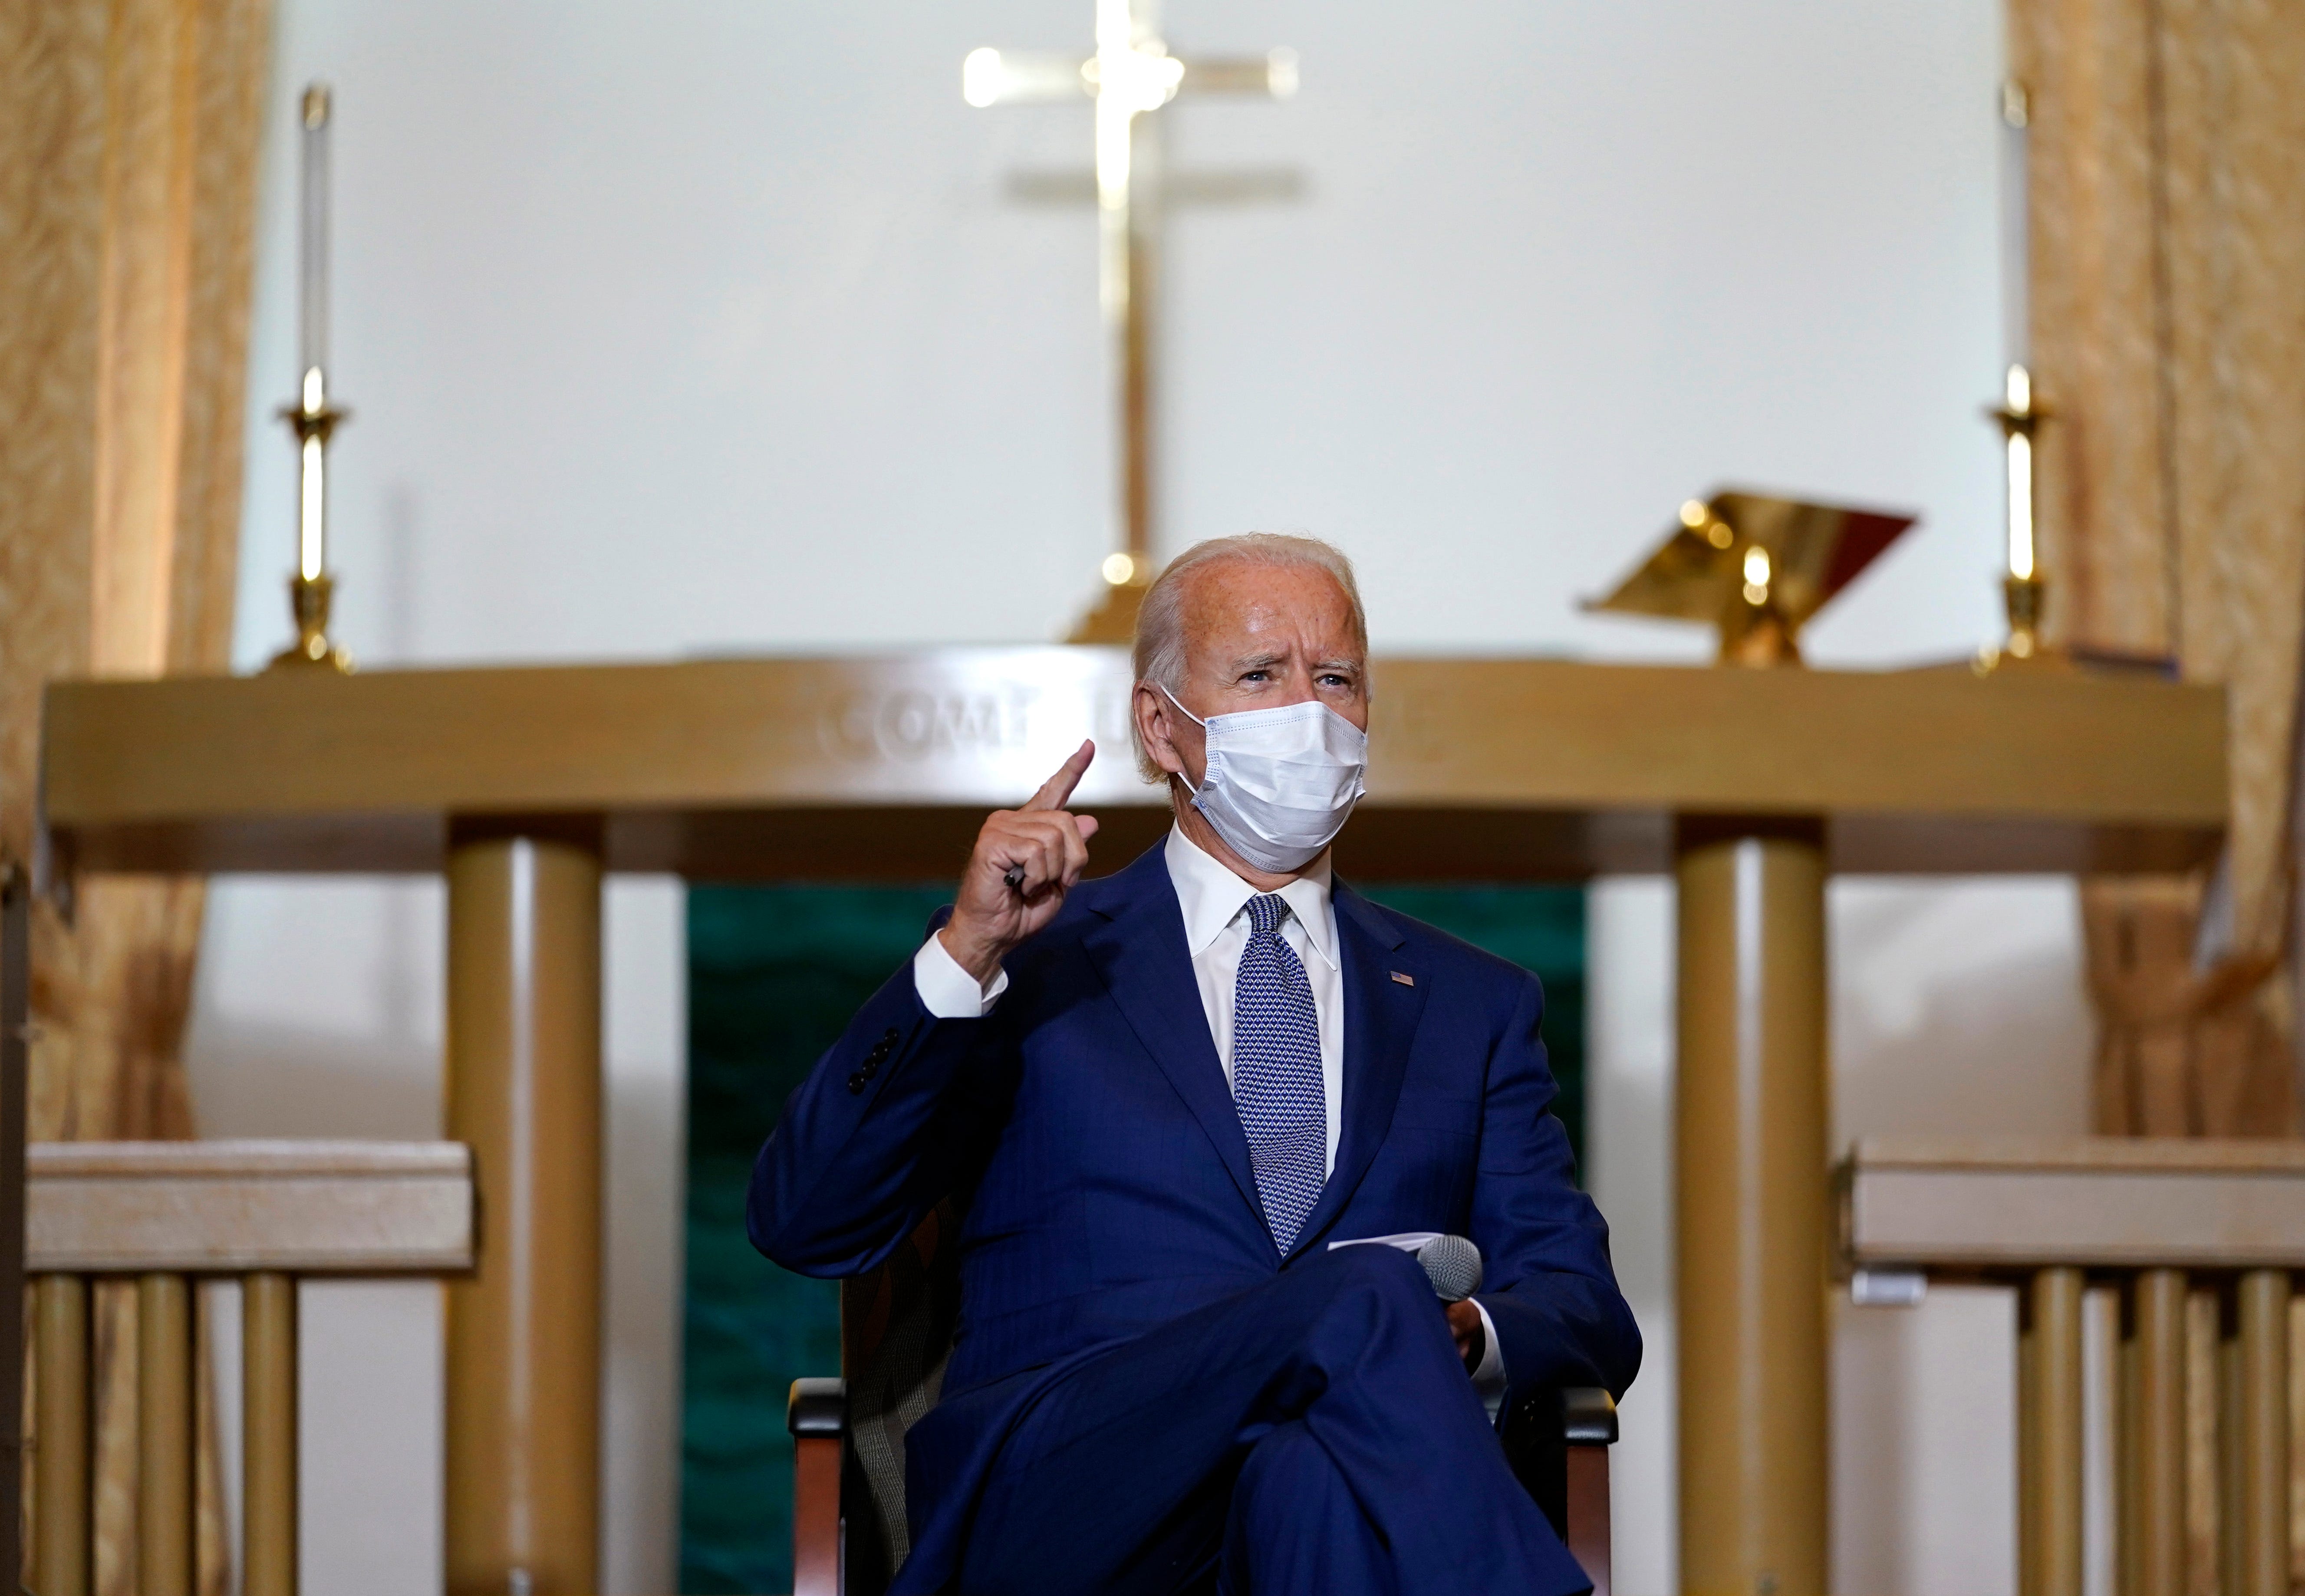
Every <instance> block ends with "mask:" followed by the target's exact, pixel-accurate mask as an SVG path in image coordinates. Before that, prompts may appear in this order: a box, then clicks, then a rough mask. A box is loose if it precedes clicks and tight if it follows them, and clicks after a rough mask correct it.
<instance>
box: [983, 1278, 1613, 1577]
mask: <svg viewBox="0 0 2305 1596" xmlns="http://www.w3.org/2000/svg"><path fill="white" fill-rule="evenodd" d="M1220 1582H1221V1583H1220ZM1586 1583H1587V1582H1586V1580H1585V1578H1584V1575H1582V1574H1581V1573H1580V1572H1579V1571H1578V1567H1577V1565H1576V1563H1575V1562H1574V1561H1573V1560H1572V1559H1571V1558H1569V1555H1568V1553H1567V1552H1566V1551H1565V1550H1564V1549H1562V1548H1561V1542H1560V1541H1558V1540H1557V1539H1556V1538H1555V1537H1554V1535H1553V1533H1552V1528H1551V1526H1549V1525H1548V1524H1546V1523H1545V1522H1544V1515H1542V1514H1541V1513H1539V1512H1538V1511H1537V1508H1536V1507H1535V1504H1534V1503H1533V1502H1531V1501H1530V1500H1529V1498H1528V1497H1527V1494H1526V1493H1525V1492H1524V1491H1522V1490H1521V1489H1520V1486H1519V1484H1518V1482H1517V1481H1515V1480H1514V1479H1513V1477H1512V1473H1511V1471H1510V1469H1509V1468H1508V1467H1507V1466H1506V1464H1505V1460H1504V1455H1503V1453H1502V1451H1501V1449H1500V1447H1498V1445H1497V1440H1496V1436H1495V1433H1494V1431H1493V1430H1491V1428H1490V1426H1489V1422H1488V1418H1487V1415H1486V1414H1485V1413H1484V1412H1483V1411H1482V1407H1481V1404H1480V1401H1479V1399H1478V1398H1477V1397H1476V1396H1475V1395H1474V1394H1473V1388H1472V1384H1471V1382H1470V1381H1469V1380H1467V1379H1466V1378H1465V1370H1464V1365H1463V1363H1461V1362H1459V1359H1458V1356H1457V1350H1456V1346H1455V1343H1454V1342H1453V1341H1452V1340H1451V1339H1450V1335H1449V1330H1448V1326H1447V1322H1446V1320H1444V1319H1443V1317H1442V1313H1441V1311H1440V1306H1439V1304H1438V1303H1437V1302H1436V1301H1435V1299H1434V1297H1433V1289H1432V1286H1430V1284H1429V1283H1428V1282H1427V1281H1426V1280H1425V1275H1424V1272H1423V1270H1421V1269H1418V1267H1417V1266H1416V1261H1414V1260H1413V1259H1410V1258H1409V1257H1408V1256H1407V1255H1405V1254H1403V1253H1400V1252H1395V1251H1394V1250H1393V1249H1391V1248H1389V1247H1348V1248H1345V1249H1343V1250H1341V1251H1340V1252H1333V1253H1329V1254H1326V1255H1324V1256H1322V1257H1319V1258H1316V1259H1314V1260H1312V1261H1308V1262H1306V1263H1305V1264H1304V1265H1301V1266H1300V1267H1298V1268H1297V1269H1291V1270H1289V1271H1288V1272H1287V1273H1285V1274H1282V1275H1279V1276H1276V1277H1275V1278H1273V1279H1272V1280H1270V1281H1268V1282H1265V1283H1264V1284H1263V1285H1260V1286H1255V1287H1252V1288H1250V1289H1249V1290H1246V1291H1244V1292H1241V1293H1239V1294H1238V1295H1235V1296H1233V1297H1230V1298H1228V1299H1227V1300H1225V1301H1224V1302H1221V1303H1214V1304H1212V1305H1211V1306H1210V1307H1207V1308H1204V1309H1201V1310H1199V1311H1197V1312H1193V1313H1188V1314H1186V1315H1184V1316H1182V1317H1181V1318H1178V1319H1177V1320H1172V1321H1171V1322H1170V1323H1168V1324H1165V1325H1161V1326H1160V1327H1159V1328H1157V1329H1152V1330H1151V1331H1148V1332H1147V1333H1145V1334H1144V1335H1143V1336H1141V1337H1137V1338H1136V1339H1135V1340H1134V1341H1130V1342H1127V1343H1124V1344H1122V1345H1121V1346H1116V1347H1114V1348H1112V1349H1111V1350H1110V1352H1107V1353H1105V1354H1102V1355H1101V1356H1098V1357H1095V1358H1093V1359H1090V1360H1088V1361H1087V1362H1085V1363H1082V1364H1081V1365H1080V1366H1078V1367H1077V1368H1076V1369H1073V1370H1072V1371H1068V1372H1067V1374H1066V1375H1064V1376H1063V1377H1062V1378H1060V1379H1059V1380H1057V1381H1056V1382H1055V1383H1054V1384H1053V1385H1051V1386H1050V1388H1049V1389H1048V1390H1047V1391H1046V1392H1045V1393H1043V1394H1042V1397H1041V1399H1040V1400H1039V1401H1038V1402H1037V1403H1035V1404H1034V1405H1033V1408H1032V1410H1031V1411H1030V1412H1029V1413H1026V1414H1025V1416H1024V1417H1023V1418H1021V1419H1020V1420H1019V1421H1018V1422H1017V1423H1016V1428H1015V1429H1014V1430H1012V1431H1011V1432H1010V1434H1009V1435H1008V1438H1007V1439H1005V1440H1004V1441H1003V1442H1002V1443H1001V1448H1000V1454H999V1461H998V1462H997V1463H996V1464H994V1466H993V1468H992V1470H991V1476H990V1480H989V1482H988V1484H987V1486H986V1488H985V1490H984V1494H983V1496H982V1498H981V1500H980V1501H979V1503H978V1506H977V1509H976V1512H975V1514H974V1516H973V1519H972V1521H971V1524H970V1529H969V1534H968V1543H967V1549H966V1550H965V1553H964V1555H963V1561H962V1566H961V1577H960V1580H959V1582H958V1589H959V1590H960V1591H961V1592H964V1593H965V1596H980V1593H982V1596H1006V1593H1008V1592H1017V1593H1019V1596H1022V1593H1024V1592H1033V1593H1034V1596H1042V1593H1048V1596H1058V1593H1061V1592H1084V1593H1086V1592H1099V1593H1114V1596H1122V1593H1126V1596H1136V1593H1139V1592H1142V1593H1143V1596H1175V1593H1177V1592H1187V1591H1205V1590H1208V1589H1210V1588H1212V1584H1218V1585H1219V1588H1221V1589H1222V1590H1223V1591H1224V1592H1227V1593H1228V1596H1247V1593H1248V1592H1255V1596H1297V1593H1298V1592H1305V1593H1306V1596H1310V1593H1311V1592H1323V1596H1428V1593H1430V1596H1441V1593H1442V1592H1447V1593H1448V1596H1464V1593H1465V1592H1488V1591H1512V1592H1529V1593H1531V1596H1548V1593H1554V1592H1559V1593H1566V1592H1575V1591H1580V1590H1583V1589H1584V1588H1585V1587H1586Z"/></svg>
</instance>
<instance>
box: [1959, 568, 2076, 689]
mask: <svg viewBox="0 0 2305 1596" xmlns="http://www.w3.org/2000/svg"><path fill="white" fill-rule="evenodd" d="M2047 595H2048V590H2047V585H2046V583H2045V582H2042V580H2041V579H2040V577H2039V576H2037V575H2034V576H2004V577H2003V578H2002V579H2001V600H2002V603H2003V605H2004V606H2006V607H2007V608H2008V612H2009V639H2008V641H2006V642H2003V643H2001V644H1999V645H1998V646H1995V645H1987V646H1986V647H1985V648H1983V649H1979V650H1978V655H1977V658H1976V660H1975V662H1974V664H1973V665H1972V666H1971V668H1972V669H1974V670H1975V671H1976V672H1977V674H1978V675H1980V676H1989V675H1992V674H1993V673H1994V672H1995V671H1998V670H2011V669H2032V670H2037V669H2040V668H2042V667H2044V666H2055V667H2059V668H2063V667H2064V666H2068V665H2069V664H2070V663H2071V662H2070V661H2069V660H2067V659H2066V658H2065V657H2064V655H2063V652H2062V651H2061V650H2059V649H2053V648H2051V647H2050V646H2049V645H2048V644H2047V643H2046V642H2045V641H2042V637H2041V612H2042V610H2043V608H2044V607H2045V606H2046V603H2047Z"/></svg>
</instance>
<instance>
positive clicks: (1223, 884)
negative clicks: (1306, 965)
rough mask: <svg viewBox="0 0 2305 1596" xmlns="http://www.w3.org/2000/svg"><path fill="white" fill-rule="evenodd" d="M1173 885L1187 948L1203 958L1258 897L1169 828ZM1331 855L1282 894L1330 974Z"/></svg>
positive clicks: (1333, 956) (1333, 952)
mask: <svg viewBox="0 0 2305 1596" xmlns="http://www.w3.org/2000/svg"><path fill="white" fill-rule="evenodd" d="M1164 856H1165V857H1166V859H1167V861H1168V864H1169V880H1170V884H1171V885H1172V886H1174V887H1176V889H1177V903H1178V906H1179V907H1181V908H1182V909H1183V910H1184V912H1185V947H1186V948H1187V951H1189V952H1190V953H1191V955H1192V956H1193V957H1195V958H1196V959H1197V958H1199V957H1200V956H1201V955H1202V954H1203V953H1204V951H1206V950H1207V948H1208V946H1209V944H1210V943H1212V942H1213V941H1215V940H1216V939H1217V937H1218V935H1219V933H1221V931H1223V930H1224V929H1225V927H1227V926H1229V925H1230V924H1231V923H1232V922H1233V921H1234V920H1235V919H1236V918H1237V917H1238V915H1239V913H1240V912H1241V910H1242V909H1243V908H1244V907H1245V906H1246V904H1247V903H1248V900H1249V899H1251V898H1253V897H1255V896H1256V888H1255V887H1252V886H1250V885H1249V884H1248V883H1247V882H1246V881H1244V880H1242V879H1240V878H1239V877H1238V876H1236V875H1234V874H1233V873H1232V871H1230V870H1228V869H1226V868H1225V867H1224V866H1223V865H1221V864H1220V863H1218V862H1216V860H1214V859H1213V858H1212V857H1210V855H1209V854H1208V853H1206V852H1205V851H1204V849H1203V848H1202V847H1201V846H1200V845H1199V844H1197V843H1195V842H1194V841H1193V840H1192V838H1190V837H1188V836H1186V835H1185V833H1184V828H1182V827H1177V826H1172V827H1170V828H1169V845H1168V847H1167V848H1166V849H1165V850H1164ZM1329 888H1330V870H1329V854H1328V851H1327V850H1326V849H1323V850H1322V853H1321V856H1320V857H1319V858H1318V859H1315V860H1314V861H1313V862H1312V863H1311V864H1308V865H1306V867H1305V872H1304V874H1302V875H1300V876H1298V877H1297V879H1295V880H1294V881H1291V882H1289V885H1288V886H1286V887H1282V888H1281V889H1280V896H1281V898H1282V900H1283V901H1284V902H1286V903H1287V904H1288V905H1289V913H1291V914H1293V915H1295V916H1296V917H1297V923H1298V924H1299V925H1301V926H1303V927H1304V928H1305V939H1306V941H1307V942H1309V943H1311V944H1312V945H1313V951H1314V952H1315V953H1317V954H1319V955H1321V958H1322V961H1323V963H1324V964H1327V965H1328V966H1329V968H1331V970H1333V969H1335V968H1337V950H1336V947H1335V942H1336V921H1335V919H1334V918H1333V917H1332V916H1331V914H1330V913H1329Z"/></svg>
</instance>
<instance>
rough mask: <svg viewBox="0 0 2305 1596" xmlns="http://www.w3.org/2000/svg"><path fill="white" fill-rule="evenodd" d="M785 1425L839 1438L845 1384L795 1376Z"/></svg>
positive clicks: (800, 1432)
mask: <svg viewBox="0 0 2305 1596" xmlns="http://www.w3.org/2000/svg"><path fill="white" fill-rule="evenodd" d="M1604 1395H1605V1394H1604ZM785 1428H786V1429H787V1430H791V1431H792V1433H793V1438H794V1439H796V1440H797V1439H801V1438H802V1437H813V1436H829V1437H830V1438H832V1439H835V1440H838V1439H839V1438H840V1437H841V1436H843V1435H845V1434H846V1433H847V1430H848V1386H847V1382H846V1381H845V1380H795V1381H793V1383H792V1395H791V1396H787V1397H786V1398H785Z"/></svg>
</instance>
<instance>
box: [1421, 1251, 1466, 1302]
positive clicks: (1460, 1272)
mask: <svg viewBox="0 0 2305 1596" xmlns="http://www.w3.org/2000/svg"><path fill="white" fill-rule="evenodd" d="M1416 1261H1417V1262H1418V1263H1420V1264H1422V1265H1424V1266H1425V1278H1426V1279H1428V1280H1430V1281H1432V1282H1433V1292H1434V1293H1435V1294H1436V1295H1438V1296H1439V1297H1440V1298H1441V1300H1442V1302H1444V1303H1461V1302H1463V1301H1464V1300H1465V1299H1466V1298H1467V1297H1468V1296H1471V1295H1473V1294H1474V1293H1475V1292H1476V1291H1478V1290H1480V1289H1481V1250H1480V1249H1479V1248H1478V1247H1476V1246H1475V1245H1473V1244H1472V1243H1470V1242H1468V1241H1467V1240H1466V1239H1465V1238H1464V1237H1463V1236H1461V1235H1436V1236H1434V1237H1433V1239H1432V1240H1431V1241H1429V1242H1426V1243H1425V1244H1422V1245H1421V1246H1419V1247H1418V1248H1417V1249H1416Z"/></svg>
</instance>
